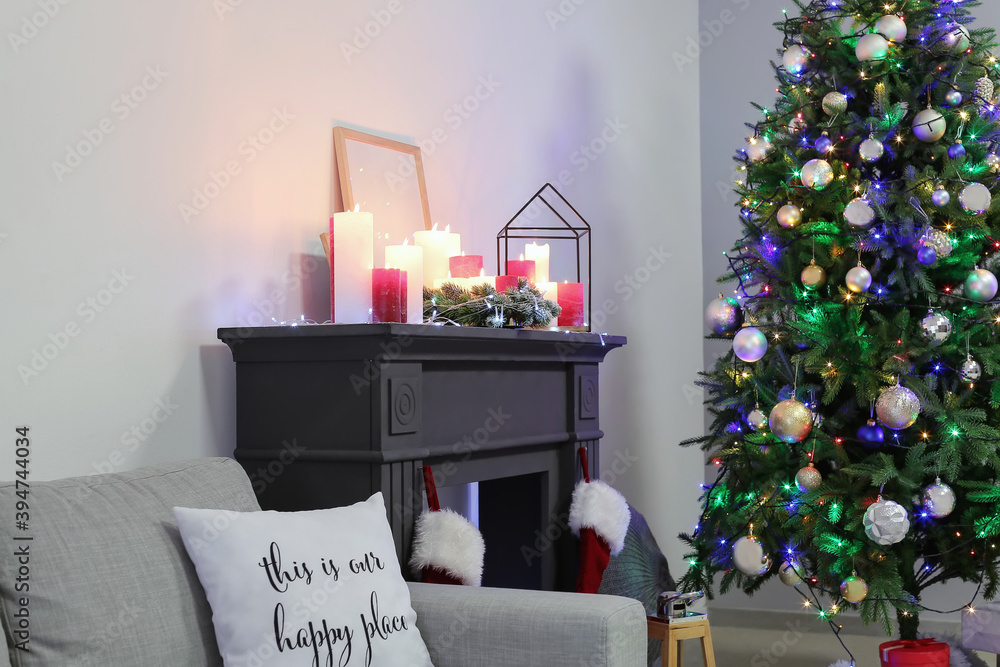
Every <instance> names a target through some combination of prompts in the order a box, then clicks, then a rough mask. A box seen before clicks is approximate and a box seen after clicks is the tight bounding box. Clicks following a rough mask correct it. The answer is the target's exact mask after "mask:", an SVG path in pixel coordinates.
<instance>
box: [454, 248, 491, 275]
mask: <svg viewBox="0 0 1000 667" xmlns="http://www.w3.org/2000/svg"><path fill="white" fill-rule="evenodd" d="M448 270H449V271H451V275H452V277H454V278H475V277H477V276H479V275H480V273H482V271H483V256H482V255H466V254H465V253H464V252H463V253H462V254H461V255H455V256H453V257H449V258H448Z"/></svg>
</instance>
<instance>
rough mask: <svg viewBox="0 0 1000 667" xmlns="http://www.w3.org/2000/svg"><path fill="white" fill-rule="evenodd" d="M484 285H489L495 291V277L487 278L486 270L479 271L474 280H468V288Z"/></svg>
mask: <svg viewBox="0 0 1000 667" xmlns="http://www.w3.org/2000/svg"><path fill="white" fill-rule="evenodd" d="M484 283H485V284H487V285H489V286H490V287H492V288H493V289H496V287H497V277H496V276H488V275H486V269H480V271H479V275H478V276H476V277H475V278H469V287H472V286H473V285H482V284H484Z"/></svg>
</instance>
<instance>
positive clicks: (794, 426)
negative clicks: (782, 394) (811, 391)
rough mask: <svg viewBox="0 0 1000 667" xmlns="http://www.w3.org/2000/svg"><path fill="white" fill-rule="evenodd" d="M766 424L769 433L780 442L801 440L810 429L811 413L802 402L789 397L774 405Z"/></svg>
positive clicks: (811, 423) (811, 424) (811, 422)
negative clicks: (768, 427) (769, 428)
mask: <svg viewBox="0 0 1000 667" xmlns="http://www.w3.org/2000/svg"><path fill="white" fill-rule="evenodd" d="M768 425H769V426H770V427H771V433H773V434H774V435H775V437H777V438H778V439H779V440H781V441H782V442H787V443H788V444H793V443H796V442H802V441H803V440H805V439H806V438H807V437H809V433H810V432H811V431H812V427H813V413H812V410H810V409H809V408H808V407H806V405H805V404H804V403H800V402H799V401H797V400H795V399H794V398H790V399H788V400H787V401H782V402H781V403H778V404H777V405H776V406H774V409H772V410H771V416H770V417H769V418H768Z"/></svg>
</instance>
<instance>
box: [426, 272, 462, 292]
mask: <svg viewBox="0 0 1000 667" xmlns="http://www.w3.org/2000/svg"><path fill="white" fill-rule="evenodd" d="M445 283H451V284H452V285H457V286H458V287H461V288H462V289H465V290H467V289H469V279H468V278H455V277H454V276H451V275H449V276H448V277H447V278H435V279H434V289H441V288H442V287H444V284H445Z"/></svg>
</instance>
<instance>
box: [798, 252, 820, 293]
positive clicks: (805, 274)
mask: <svg viewBox="0 0 1000 667" xmlns="http://www.w3.org/2000/svg"><path fill="white" fill-rule="evenodd" d="M799 277H800V278H802V284H803V285H805V286H806V287H808V288H810V289H816V288H817V287H822V286H823V284H824V283H825V282H826V271H825V270H824V269H823V267H822V266H819V265H818V264H816V260H815V259H814V260H812V261H810V262H809V266H807V267H806V268H804V269H802V273H801V275H800V276H799Z"/></svg>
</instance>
